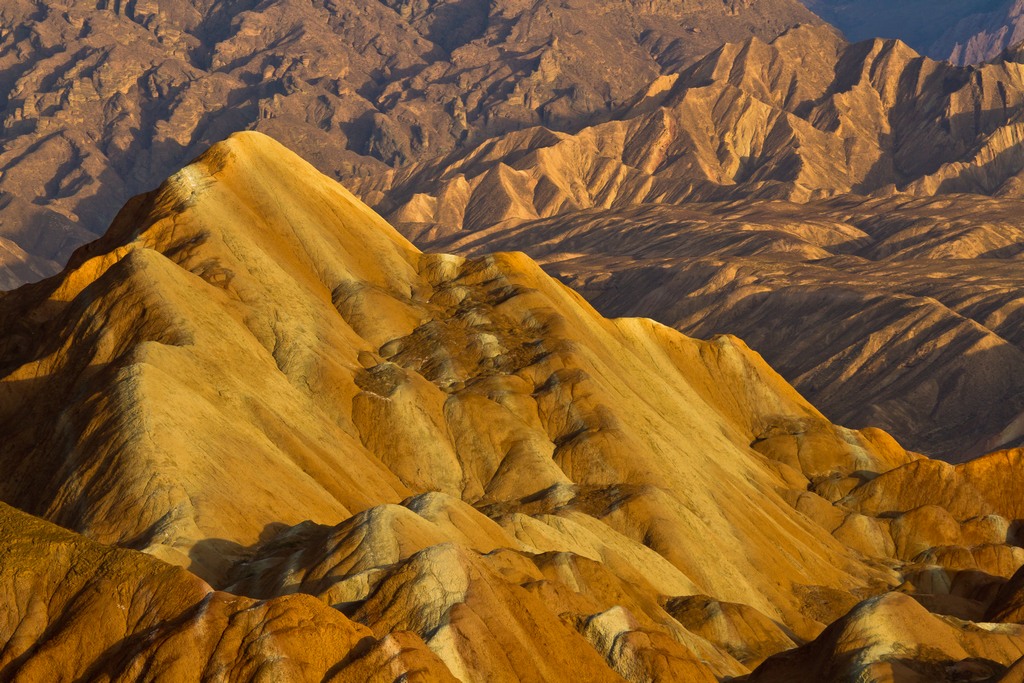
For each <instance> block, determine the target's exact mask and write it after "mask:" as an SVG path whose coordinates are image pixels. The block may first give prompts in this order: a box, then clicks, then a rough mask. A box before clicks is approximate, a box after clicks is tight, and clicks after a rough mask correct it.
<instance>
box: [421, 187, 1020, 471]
mask: <svg viewBox="0 0 1024 683" xmlns="http://www.w3.org/2000/svg"><path fill="white" fill-rule="evenodd" d="M1022 215H1024V204H1022V202H1021V201H1019V200H1010V199H1003V200H996V199H990V198H980V197H976V196H963V195H961V196H953V197H942V198H934V199H912V198H909V197H905V196H896V197H892V198H875V199H871V200H864V199H851V198H842V199H836V200H831V201H824V202H815V203H812V204H806V205H798V204H793V203H790V202H782V201H761V202H731V203H709V204H689V205H686V206H669V205H648V206H638V207H631V208H624V209H607V210H596V209H595V210H589V211H581V212H576V213H570V214H566V215H563V216H555V217H552V218H548V219H541V220H537V221H529V222H525V223H521V224H517V225H506V226H496V227H494V228H490V229H485V230H481V231H476V232H469V231H466V232H463V233H456V234H453V235H450V236H442V237H438V238H436V239H433V240H428V239H424V240H423V241H424V242H426V243H427V244H430V245H432V247H433V248H439V249H445V250H453V251H456V252H458V253H465V254H478V253H484V252H486V251H489V250H492V249H523V250H524V251H526V252H528V253H529V254H530V255H531V256H533V257H534V258H536V259H538V260H539V261H540V262H541V263H542V264H544V267H545V268H546V269H547V270H548V271H549V272H550V273H552V274H555V275H557V276H558V277H559V278H561V279H562V280H563V281H565V282H567V283H569V284H571V285H572V286H573V287H574V288H575V289H577V290H578V291H579V292H581V293H582V294H584V295H585V296H586V297H587V299H588V300H589V301H590V302H591V303H593V304H594V305H595V306H597V308H598V309H599V310H601V311H602V312H603V313H605V314H606V315H645V316H651V317H653V318H657V319H658V320H660V321H661V322H663V323H666V324H670V325H672V326H674V327H676V328H677V329H679V330H681V331H683V332H685V333H688V334H694V335H697V336H711V335H714V334H718V333H723V332H734V333H736V334H738V335H740V336H741V337H743V338H744V339H745V340H746V341H747V342H748V343H749V344H750V345H751V346H752V347H753V348H755V349H756V350H758V351H759V352H761V353H762V354H764V356H765V358H766V359H767V360H768V361H769V362H770V363H771V365H772V366H773V367H774V368H776V369H778V370H779V371H780V372H781V373H782V374H783V376H784V377H786V378H787V379H789V380H790V381H792V382H793V384H794V385H795V386H796V387H797V388H798V389H799V390H800V391H801V392H802V393H804V394H805V395H806V396H808V397H810V398H811V399H812V400H813V401H814V402H815V404H816V405H818V406H819V407H820V408H822V410H823V411H824V412H825V414H826V415H828V416H829V417H830V418H832V419H835V420H837V421H839V422H842V423H844V424H850V425H853V426H867V425H876V426H880V427H883V428H885V429H887V430H889V431H891V432H892V433H894V434H895V435H896V436H897V437H898V438H899V439H900V441H901V442H902V443H905V444H906V445H908V446H909V447H911V448H912V449H913V450H917V451H920V452H924V453H929V454H931V455H936V456H942V457H944V458H946V459H951V460H959V459H964V458H967V457H972V456H977V455H981V454H982V453H984V452H986V451H990V450H993V449H996V448H1003V447H1009V446H1014V445H1018V444H1020V443H1021V439H1022V438H1024V421H1022V415H1024V336H1022V332H1024V326H1022V317H1021V316H1022V315H1024V308H1022V307H1021V299H1020V291H1021V288H1022V287H1024V281H1022V273H1021V268H1020V265H1019V264H1020V258H1021V254H1022V250H1021V241H1022V238H1024V233H1022V232H1021V223H1020V217H1021V216H1022Z"/></svg>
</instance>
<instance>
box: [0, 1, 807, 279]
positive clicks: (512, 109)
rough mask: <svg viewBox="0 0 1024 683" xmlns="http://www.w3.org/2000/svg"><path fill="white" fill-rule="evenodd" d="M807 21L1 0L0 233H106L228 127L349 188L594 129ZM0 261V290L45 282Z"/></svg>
mask: <svg viewBox="0 0 1024 683" xmlns="http://www.w3.org/2000/svg"><path fill="white" fill-rule="evenodd" d="M818 21H819V20H818V19H817V18H816V17H815V16H814V15H813V14H811V12H809V11H808V10H806V9H805V8H804V7H803V6H802V5H800V3H799V2H798V1H797V0H730V1H729V2H721V1H720V0H674V1H672V2H667V1H665V0H614V1H612V2H602V3H601V4H600V5H599V6H598V5H594V3H591V2H586V1H577V2H551V1H549V0H544V1H542V2H539V3H523V2H517V1H516V0H501V1H500V2H488V1H487V0H443V1H440V2H433V1H431V2H426V1H424V0H413V1H405V0H380V1H378V0H357V1H356V2H338V1H337V0H315V1H313V2H309V1H307V0H267V1H263V0H159V1H158V0H131V1H127V0H126V1H124V2H122V1H121V0H116V1H114V2H111V1H108V0H102V1H99V2H97V1H96V0H64V1H62V2H60V3H53V2H45V1H43V0H5V2H4V3H3V4H2V6H0V133H2V137H0V238H3V239H11V236H10V235H9V234H8V233H7V231H6V230H5V227H6V226H9V225H13V224H17V223H19V222H20V216H19V215H18V214H17V213H10V212H9V211H8V210H7V209H5V208H3V204H4V202H6V201H7V200H6V199H5V197H7V196H8V195H10V196H13V197H17V198H18V199H19V200H24V201H26V202H30V203H34V204H36V205H38V209H37V210H38V211H39V212H40V213H41V214H42V216H45V217H46V220H47V221H56V222H58V223H59V222H60V221H61V220H62V219H70V220H72V221H75V222H77V223H78V226H79V227H80V228H82V229H84V230H87V231H91V232H95V233H101V232H102V230H103V229H104V228H105V227H106V226H107V225H108V224H109V222H110V220H111V218H112V217H113V213H112V212H113V211H114V210H115V209H116V207H118V206H120V205H121V204H122V203H124V201H126V200H127V199H128V197H130V196H131V195H133V194H135V193H138V192H141V191H143V190H148V189H150V188H152V187H154V186H155V185H156V184H157V183H159V182H160V181H161V180H163V178H165V177H166V176H167V175H168V174H169V173H171V172H172V171H173V170H175V169H176V168H178V167H180V166H181V165H182V164H183V163H185V162H187V161H188V160H189V159H191V158H193V157H194V156H196V155H198V154H199V153H200V152H201V151H202V150H204V149H205V148H206V147H207V146H208V145H210V144H211V143H213V142H216V141H217V140H220V139H222V138H224V137H226V136H227V135H228V134H229V133H232V132H234V131H237V130H243V129H256V130H260V131H264V132H267V133H270V134H273V135H275V136H278V137H279V138H281V139H282V140H284V141H285V142H287V143H288V144H289V145H290V146H292V147H294V148H295V149H297V150H300V151H301V152H302V153H303V154H304V155H305V156H306V157H307V158H309V159H311V160H312V161H314V162H315V163H316V165H317V166H318V168H320V169H321V170H322V171H324V172H326V173H329V174H331V175H333V176H336V177H342V176H344V177H353V176H357V175H359V174H361V173H366V172H368V171H372V170H379V169H380V168H382V167H386V166H385V164H397V165H401V164H404V163H407V162H409V161H412V160H418V159H424V158H428V157H431V156H434V155H437V154H441V153H444V152H447V151H450V150H451V149H453V148H455V147H457V146H460V145H463V144H467V143H472V142H474V141H476V140H479V139H482V138H484V137H487V136H490V135H494V134H498V133H503V132H506V131H509V130H515V129H519V128H523V127H525V126H532V125H539V124H543V125H547V126H551V127H554V128H558V129H562V128H567V127H573V126H577V125H581V124H583V123H587V122H589V121H591V120H593V119H601V118H604V117H606V116H607V115H608V113H609V110H610V109H614V108H616V107H619V106H621V105H622V104H623V103H624V102H626V101H627V100H628V99H629V98H631V97H632V96H633V95H634V93H635V92H636V90H637V88H639V87H640V86H641V85H642V84H644V83H646V82H649V81H650V80H652V79H653V78H656V77H657V76H659V75H660V74H661V73H663V72H664V71H665V70H670V69H675V68H678V67H679V66H680V65H682V64H688V63H690V62H692V61H693V60H694V59H696V58H697V57H700V56H702V55H704V54H705V53H707V52H708V51H710V50H713V49H715V48H716V47H718V46H719V45H721V44H722V43H724V42H728V41H735V40H742V39H744V38H746V37H748V36H750V35H759V36H761V37H763V38H765V39H771V38H773V37H775V36H777V35H778V34H779V33H781V32H783V31H784V30H785V29H787V28H789V27H791V26H793V25H795V24H797V23H801V22H803V23H806V22H818ZM46 229H48V228H46V227H45V226H39V227H37V228H34V230H46ZM54 239H56V238H54V237H46V238H43V240H44V241H46V240H54ZM88 239H92V238H88ZM88 239H86V238H84V237H83V238H80V239H79V240H78V242H77V244H76V246H77V245H80V244H82V243H84V242H86V241H88ZM13 241H14V242H15V243H16V244H17V245H18V246H19V247H20V248H21V249H22V250H23V251H25V252H26V253H28V254H30V255H32V256H34V257H36V263H35V269H36V270H37V271H39V272H42V273H45V274H52V273H54V272H56V270H57V269H59V268H60V267H62V266H63V264H64V263H65V261H66V256H67V254H65V253H64V252H62V251H61V249H60V247H59V245H54V246H53V247H48V248H45V249H41V250H37V251H33V249H32V246H33V239H27V240H23V239H21V238H20V237H18V236H16V238H14V239H13ZM36 246H41V245H36ZM6 251H7V249H6V248H5V247H4V246H3V245H2V243H0V286H4V285H5V282H4V280H5V279H8V280H9V279H11V278H15V279H17V280H18V281H19V282H22V281H28V280H34V279H38V276H37V273H36V272H33V271H28V272H26V271H24V269H19V268H18V265H17V264H18V259H17V258H13V257H10V256H8V255H7V254H6V253H5V252H6ZM48 261H56V262H57V265H56V266H52V265H51V264H50V263H48ZM8 264H13V265H10V269H9V271H8V272H5V271H4V270H2V268H7V267H8ZM4 288H9V287H6V286H5V287H4Z"/></svg>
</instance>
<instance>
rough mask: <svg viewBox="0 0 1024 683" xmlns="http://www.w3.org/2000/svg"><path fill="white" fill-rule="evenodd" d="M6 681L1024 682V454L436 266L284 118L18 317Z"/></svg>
mask: <svg viewBox="0 0 1024 683" xmlns="http://www.w3.org/2000/svg"><path fill="white" fill-rule="evenodd" d="M0 329H3V330H4V335H3V336H2V337H0V376H2V379H0V425H2V430H3V433H4V435H5V439H4V440H3V442H2V443H0V469H2V472H3V477H0V482H2V483H0V498H2V500H3V504H2V505H0V520H2V524H3V530H4V533H3V534H0V545H2V548H3V550H2V553H3V558H4V561H3V563H2V564H0V591H2V592H3V595H4V596H5V598H4V599H5V601H6V602H5V604H6V606H7V609H6V610H5V612H4V616H3V619H2V620H0V643H3V645H2V648H0V674H2V676H3V677H4V678H5V679H12V680H25V681H36V680H39V681H50V680H138V679H142V680H209V681H222V680H254V679H255V680H311V681H320V680H337V681H357V680H358V681H364V680H374V681H392V680H423V681H441V680H463V681H477V680H479V681H484V680H486V681H494V680H529V681H554V680H581V679H582V680H594V681H597V680H609V681H614V680H629V681H652V680H658V681H709V682H710V681H716V680H737V679H739V680H747V681H798V680H807V681H811V680H858V681H904V682H905V681H963V680H978V681H981V680H986V681H1019V680H1021V675H1022V672H1024V663H1021V662H1024V660H1022V659H1021V658H1022V657H1024V625H1022V623H1021V622H1024V609H1022V607H1021V605H1022V604H1024V572H1018V569H1019V568H1020V567H1021V565H1022V564H1024V550H1022V549H1021V547H1019V545H1018V544H1019V542H1020V526H1019V521H1018V520H1020V519H1022V518H1024V508H1022V502H1021V499H1020V496H1019V491H1020V486H1021V481H1022V477H1024V451H1022V450H1020V449H1010V450H1003V451H998V452H994V453H991V454H988V455H985V456H984V457H981V458H978V459H975V460H972V461H970V462H968V463H966V464H962V465H956V466H954V465H950V464H947V463H944V462H941V461H937V460H931V459H928V458H926V457H923V456H921V455H918V454H915V453H913V452H909V451H907V450H905V449H904V448H903V447H901V446H900V445H899V443H897V441H896V440H894V439H893V438H892V437H891V436H889V435H888V434H886V433H885V432H884V431H881V430H879V429H876V428H866V429H863V430H859V431H857V430H851V429H846V428H844V427H840V426H837V425H835V424H833V423H831V422H829V421H828V420H827V419H826V418H825V417H824V416H823V415H822V414H821V413H820V412H819V411H818V410H816V409H815V408H814V407H813V406H812V405H811V404H810V403H808V402H807V401H806V400H805V399H804V398H802V397H801V396H800V394H798V393H797V392H796V391H795V390H794V389H793V388H792V387H790V386H789V385H788V384H787V383H786V382H785V381H784V380H783V379H782V378H781V377H780V376H779V375H778V374H777V373H776V372H775V371H773V370H772V369H771V367H770V366H769V365H767V364H766V363H765V362H764V361H763V360H762V358H761V357H760V356H759V355H758V354H757V353H755V352H753V351H751V350H750V349H749V347H748V346H747V345H746V344H744V343H743V342H742V341H740V340H739V339H738V338H736V337H732V336H727V335H721V336H716V337H713V338H711V339H709V340H707V341H699V340H696V339H692V338H689V337H686V336H683V335H682V334H680V333H678V332H677V331H675V330H672V329H670V328H668V327H665V326H663V325H660V324H658V323H656V322H653V321H651V320H645V319H635V318H620V319H608V318H605V317H602V316H601V315H600V314H598V313H597V312H596V311H595V310H594V309H593V308H592V307H591V306H590V305H589V304H587V303H586V301H585V300H584V299H583V298H582V297H581V296H580V295H579V294H576V293H575V292H573V291H572V290H570V289H568V288H566V287H565V286H564V285H562V284H560V283H559V282H558V281H557V280H555V279H554V278H552V277H551V276H549V275H547V274H546V273H545V272H544V271H543V270H542V269H541V268H540V266H539V265H537V264H536V263H535V262H533V261H532V260H531V259H530V258H529V257H527V256H526V255H524V254H522V253H515V252H506V253H494V254H490V255H486V256H478V257H477V256H473V257H469V258H466V257H461V256H449V255H443V254H438V253H422V252H420V251H419V250H418V249H416V248H415V247H414V246H413V245H412V244H411V243H409V242H408V241H407V240H406V239H405V238H403V237H402V236H401V235H400V234H399V233H398V232H397V231H396V230H394V229H393V228H392V227H390V226H389V225H388V224H387V223H386V222H384V220H383V219H381V218H380V217H379V216H378V215H377V214H375V213H374V212H373V211H371V210H370V209H369V208H368V207H367V206H365V205H364V204H362V203H361V202H360V201H359V200H357V199H356V198H355V196H354V195H352V194H350V193H349V192H348V191H346V190H345V189H343V188H342V187H341V186H340V185H338V184H336V183H335V182H334V181H332V180H331V179H329V178H328V177H326V176H323V175H321V174H320V173H319V172H317V171H316V170H315V169H314V168H313V167H312V166H309V165H307V164H306V163H305V162H303V161H302V160H301V159H299V158H298V157H297V156H295V155H294V154H292V153H291V152H289V151H288V150H286V149H285V148H283V147H282V146H280V145H279V144H278V143H276V142H274V141H273V140H271V139H270V138H267V137H265V136H263V135H261V134H258V133H245V134H238V135H235V136H232V137H231V138H230V139H229V140H227V141H226V142H223V143H219V144H217V145H215V146H214V147H212V148H211V149H210V150H209V151H208V152H207V153H205V154H204V155H203V156H202V157H201V158H199V159H198V160H197V161H196V162H194V163H193V164H191V165H189V166H188V167H186V168H184V169H183V170H182V171H180V172H178V173H176V174H174V175H173V176H172V177H171V178H170V179H168V180H167V181H166V182H165V183H164V184H162V185H161V186H160V187H159V188H158V189H157V190H156V191H154V192H152V193H150V194H148V195H143V196H140V197H137V198H135V199H133V200H132V201H130V202H129V203H128V204H127V205H126V206H125V208H124V209H123V210H122V211H121V213H120V214H119V216H118V217H117V219H116V220H115V221H114V223H113V225H112V226H111V228H110V230H109V231H108V232H107V233H106V235H105V236H104V237H103V238H102V239H101V240H99V241H97V242H94V243H92V244H90V245H88V246H86V247H83V248H81V249H79V250H78V251H77V252H76V253H75V254H74V255H73V256H72V258H71V261H70V263H69V265H68V267H67V268H66V269H65V270H64V271H63V272H62V273H60V274H59V275H57V276H56V277H53V278H50V279H47V280H44V281H42V282H40V283H38V284H34V285H28V286H25V287H22V288H20V289H18V290H16V291H14V292H10V293H8V294H5V295H3V296H0Z"/></svg>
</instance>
